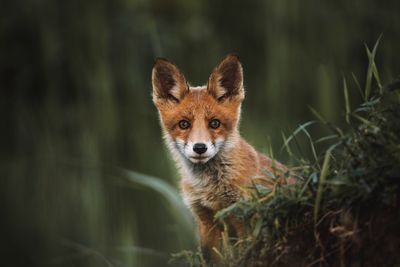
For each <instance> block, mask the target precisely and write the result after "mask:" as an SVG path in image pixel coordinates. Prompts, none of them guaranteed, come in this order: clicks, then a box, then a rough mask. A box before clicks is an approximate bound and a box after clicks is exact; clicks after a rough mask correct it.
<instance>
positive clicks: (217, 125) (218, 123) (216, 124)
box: [208, 119, 221, 129]
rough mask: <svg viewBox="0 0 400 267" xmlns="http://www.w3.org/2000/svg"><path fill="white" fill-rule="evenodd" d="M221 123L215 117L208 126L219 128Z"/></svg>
mask: <svg viewBox="0 0 400 267" xmlns="http://www.w3.org/2000/svg"><path fill="white" fill-rule="evenodd" d="M220 125H221V122H220V121H219V120H217V119H213V120H211V121H210V122H209V123H208V126H210V127H211V128H213V129H217V128H218V127H219V126H220Z"/></svg>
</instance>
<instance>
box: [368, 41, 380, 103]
mask: <svg viewBox="0 0 400 267" xmlns="http://www.w3.org/2000/svg"><path fill="white" fill-rule="evenodd" d="M381 38H382V34H381V35H380V36H379V38H378V40H377V41H376V43H375V45H374V48H373V49H372V52H371V51H370V50H369V48H368V46H367V44H364V45H365V49H366V51H367V55H368V59H369V65H368V70H367V77H366V81H365V94H364V96H365V99H364V100H365V101H368V99H369V96H370V94H371V87H372V77H373V75H374V65H375V55H376V51H377V49H378V45H379V42H380V40H381ZM375 68H376V67H375ZM379 83H380V82H379ZM381 87H382V86H381Z"/></svg>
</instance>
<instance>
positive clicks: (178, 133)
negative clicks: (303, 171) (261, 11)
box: [152, 56, 288, 260]
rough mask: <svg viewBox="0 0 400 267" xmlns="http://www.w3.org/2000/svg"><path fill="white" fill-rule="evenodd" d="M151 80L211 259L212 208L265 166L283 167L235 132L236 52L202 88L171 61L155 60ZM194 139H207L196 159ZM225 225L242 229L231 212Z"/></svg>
mask: <svg viewBox="0 0 400 267" xmlns="http://www.w3.org/2000/svg"><path fill="white" fill-rule="evenodd" d="M152 83H153V101H154V103H155V105H156V106H157V108H158V110H159V114H160V120H161V125H162V128H163V132H164V138H165V140H166V143H167V145H168V146H169V148H170V150H171V152H172V155H173V157H174V159H175V161H176V163H177V167H178V169H179V172H180V175H181V178H182V179H181V188H182V194H183V197H184V200H185V203H186V204H187V205H188V206H189V207H190V208H191V210H192V212H193V214H194V216H195V218H196V220H197V222H198V225H199V235H200V241H201V247H202V251H203V254H204V256H205V258H207V259H214V260H215V259H216V257H217V255H216V254H215V252H213V248H217V249H219V243H220V237H221V232H222V231H223V228H222V226H221V225H219V224H218V223H217V222H215V220H214V215H215V213H216V212H217V211H219V210H221V209H223V208H226V207H228V206H229V205H231V204H232V203H234V202H236V201H238V200H239V199H240V198H243V197H246V193H245V191H244V190H243V188H244V187H246V186H251V185H252V183H254V182H256V183H259V179H260V177H262V176H265V175H264V173H263V171H264V170H267V171H268V172H270V173H273V174H275V175H276V176H280V177H283V175H282V174H283V173H285V172H287V171H288V170H287V168H286V167H285V166H283V165H282V164H280V163H279V162H276V161H273V160H272V159H270V158H268V157H267V156H265V155H263V154H261V153H259V152H257V151H256V150H255V149H254V148H253V147H252V146H251V145H249V144H248V143H247V142H246V141H245V140H244V139H242V138H241V137H240V134H239V131H238V124H239V120H240V107H241V103H242V100H243V99H244V88H243V71H242V66H241V64H240V62H239V60H238V58H237V57H235V56H227V57H226V58H225V59H224V60H223V61H222V62H221V63H220V64H219V65H218V66H217V67H216V68H215V69H214V71H213V72H212V74H211V76H210V78H209V81H208V84H207V86H202V87H190V86H189V85H188V84H187V82H186V79H185V77H184V76H183V74H182V73H181V72H180V71H179V70H178V68H177V67H176V66H175V65H173V64H172V63H170V62H169V61H167V60H165V59H158V60H157V61H156V63H155V65H154V67H153V73H152ZM215 119H217V120H218V121H219V122H220V124H219V127H217V128H212V127H211V126H210V121H212V120H215ZM182 120H185V121H186V122H188V123H189V127H188V128H185V129H183V128H181V127H180V122H181V121H182ZM199 142H202V143H206V144H208V149H209V150H210V151H211V152H210V155H209V156H207V157H205V158H204V159H203V158H201V159H200V160H197V159H196V158H193V157H192V154H195V153H193V152H192V151H191V147H190V145H192V144H194V143H199ZM196 155H197V154H195V156H196ZM205 155H207V154H205ZM200 156H201V155H200ZM261 180H262V179H261ZM267 184H268V185H271V184H272V183H268V182H267ZM227 225H228V228H229V230H230V231H231V232H233V233H234V234H236V235H241V234H242V233H243V227H242V225H241V224H240V222H239V221H238V220H237V219H236V218H234V217H233V216H231V217H229V218H228V220H227Z"/></svg>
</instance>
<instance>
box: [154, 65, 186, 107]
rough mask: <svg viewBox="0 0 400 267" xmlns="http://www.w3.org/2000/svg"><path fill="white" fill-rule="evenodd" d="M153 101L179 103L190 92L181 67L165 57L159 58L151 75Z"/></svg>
mask: <svg viewBox="0 0 400 267" xmlns="http://www.w3.org/2000/svg"><path fill="white" fill-rule="evenodd" d="M151 80H152V84H153V102H154V103H155V104H157V103H160V102H165V101H170V102H175V103H179V102H180V101H181V100H182V99H183V97H184V96H185V95H186V94H187V93H188V92H189V87H188V85H187V83H186V79H185V77H184V76H183V74H182V73H181V72H180V71H179V69H178V68H177V67H176V66H175V65H174V64H172V63H171V62H169V61H168V60H166V59H163V58H157V59H156V61H155V63H154V66H153V71H152V75H151Z"/></svg>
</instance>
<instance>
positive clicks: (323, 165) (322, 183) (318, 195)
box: [314, 148, 332, 223]
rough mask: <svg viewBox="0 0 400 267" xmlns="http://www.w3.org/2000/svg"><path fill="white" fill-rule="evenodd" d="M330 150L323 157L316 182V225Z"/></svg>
mask: <svg viewBox="0 0 400 267" xmlns="http://www.w3.org/2000/svg"><path fill="white" fill-rule="evenodd" d="M331 150H332V148H329V149H328V150H327V151H326V154H325V157H324V163H323V164H322V170H321V174H320V177H319V181H318V189H317V196H316V199H315V205H314V222H315V223H317V220H318V213H319V210H320V205H321V200H322V193H323V190H324V185H325V180H326V177H327V175H328V171H329V162H330V159H331Z"/></svg>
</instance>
